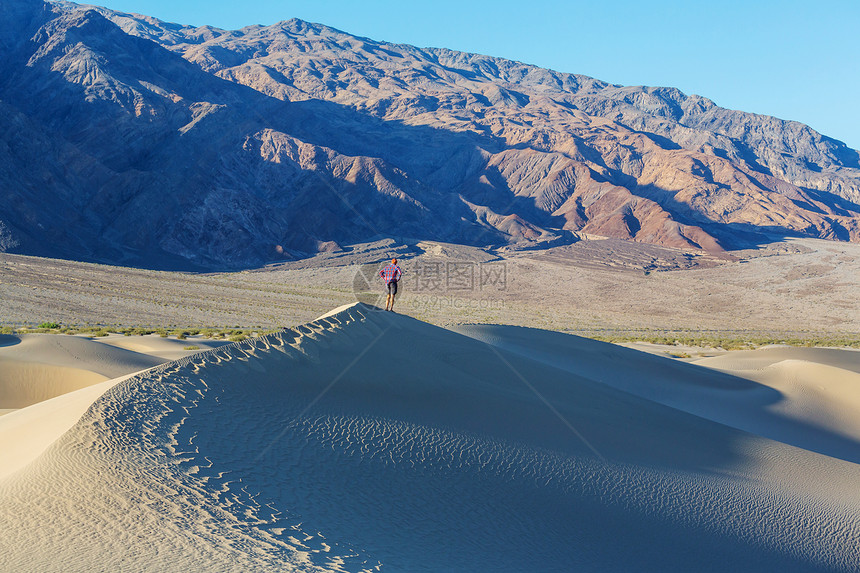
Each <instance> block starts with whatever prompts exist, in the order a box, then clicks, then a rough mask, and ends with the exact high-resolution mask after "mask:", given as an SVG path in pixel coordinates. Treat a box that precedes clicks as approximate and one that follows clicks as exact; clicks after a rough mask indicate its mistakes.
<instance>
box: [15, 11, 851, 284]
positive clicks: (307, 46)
mask: <svg viewBox="0 0 860 573" xmlns="http://www.w3.org/2000/svg"><path fill="white" fill-rule="evenodd" d="M0 54H2V58H0V134H2V135H0V251H10V252H18V253H27V254H36V255H43V256H55V257H63V258H73V259H83V260H95V261H104V262H110V263H118V264H129V265H142V266H155V267H164V268H239V267H246V266H254V265H259V264H261V263H264V262H266V261H272V260H277V259H281V258H295V257H301V256H305V255H306V254H310V253H314V252H317V251H320V250H330V249H336V248H337V246H338V245H339V244H348V243H352V242H360V241H367V240H373V239H378V238H381V237H398V238H412V239H432V240H439V241H446V242H454V243H464V244H472V245H480V246H493V245H526V246H532V247H537V248H540V247H542V246H548V245H553V244H559V243H564V242H570V241H573V240H575V238H576V236H577V234H580V233H585V234H594V235H605V236H612V237H618V238H624V239H632V240H635V241H640V242H646V243H654V244H660V245H665V246H673V247H681V248H692V249H704V250H708V251H712V252H714V251H716V252H718V251H721V250H723V249H727V248H733V247H736V246H740V245H745V244H748V243H749V242H751V241H763V240H770V239H772V238H774V237H779V236H792V235H802V236H812V237H822V238H827V239H834V240H843V241H855V242H856V241H860V154H858V152H857V151H856V150H853V149H850V148H848V147H847V146H845V145H844V144H843V143H841V142H839V141H836V140H833V139H830V138H828V137H825V136H823V135H821V134H819V133H817V132H816V131H814V130H812V129H811V128H809V127H808V126H805V125H803V124H800V123H797V122H790V121H783V120H779V119H776V118H772V117H767V116H761V115H755V114H750V113H743V112H738V111H730V110H726V109H723V108H720V107H718V106H717V105H715V104H714V103H713V102H712V101H710V100H708V99H706V98H703V97H699V96H695V95H694V96H687V95H685V94H683V93H681V92H680V91H678V90H676V89H673V88H652V87H624V86H617V85H611V84H607V83H605V82H601V81H599V80H596V79H593V78H589V77H585V76H579V75H573V74H564V73H559V72H554V71H551V70H545V69H541V68H537V67H534V66H528V65H525V64H521V63H517V62H513V61H509V60H504V59H500V58H492V57H489V56H481V55H475V54H466V53H462V52H454V51H451V50H446V49H419V48H416V47H412V46H406V45H394V44H386V43H383V42H376V41H373V40H369V39H367V38H358V37H355V36H351V35H349V34H346V33H343V32H340V31H337V30H334V29H332V28H328V27H326V26H322V25H318V24H310V23H306V22H302V21H299V20H290V21H287V22H282V23H280V24H276V25H274V26H265V27H264V26H252V27H248V28H243V29H242V30H238V31H224V30H219V29H215V28H212V27H208V26H204V27H201V28H192V27H188V26H181V25H176V24H168V23H165V22H161V21H158V20H156V19H153V18H149V17H145V16H138V15H129V14H122V13H118V12H113V11H110V10H107V9H103V8H92V7H84V6H78V5H75V4H72V3H67V2H63V3H45V2H41V1H37V0H4V2H3V3H2V5H0Z"/></svg>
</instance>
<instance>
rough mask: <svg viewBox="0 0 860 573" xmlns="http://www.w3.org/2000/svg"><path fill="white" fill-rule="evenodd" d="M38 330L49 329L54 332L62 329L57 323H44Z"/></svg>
mask: <svg viewBox="0 0 860 573" xmlns="http://www.w3.org/2000/svg"><path fill="white" fill-rule="evenodd" d="M38 328H47V329H49V330H53V329H55V328H60V325H59V324H57V323H56V322H43V323H42V324H40V325H39V326H38Z"/></svg>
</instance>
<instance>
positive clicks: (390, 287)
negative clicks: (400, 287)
mask: <svg viewBox="0 0 860 573" xmlns="http://www.w3.org/2000/svg"><path fill="white" fill-rule="evenodd" d="M402 275H403V271H401V270H400V267H398V266H397V259H391V263H389V264H387V265H385V267H383V269H382V270H381V271H379V276H380V277H382V280H383V281H385V288H386V290H387V292H388V296H387V297H386V299H385V310H389V311H393V310H394V297H395V296H396V295H397V281H399V280H400V277H401V276H402Z"/></svg>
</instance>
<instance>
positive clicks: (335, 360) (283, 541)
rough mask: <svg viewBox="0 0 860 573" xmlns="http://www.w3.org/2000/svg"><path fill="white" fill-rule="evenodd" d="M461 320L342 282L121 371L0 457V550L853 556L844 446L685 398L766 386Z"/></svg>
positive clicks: (125, 564)
mask: <svg viewBox="0 0 860 573" xmlns="http://www.w3.org/2000/svg"><path fill="white" fill-rule="evenodd" d="M470 334H471V335H472V336H474V337H478V338H480V336H484V338H486V339H487V340H486V341H485V340H477V339H475V338H474V337H467V336H463V335H461V334H458V333H455V332H452V331H449V330H445V329H442V328H438V327H434V326H431V325H429V324H426V323H422V322H420V321H417V320H414V319H411V318H409V317H406V316H402V315H397V314H393V313H385V312H380V311H377V310H373V309H370V308H368V307H366V306H364V305H354V306H350V307H347V308H344V309H341V310H340V311H338V312H336V313H334V314H330V315H328V316H326V317H324V318H320V319H319V320H316V321H314V322H312V323H308V324H306V325H302V326H300V327H297V328H294V329H290V330H285V331H283V332H280V333H276V334H271V335H267V336H264V337H260V338H257V339H253V340H248V341H246V342H242V343H237V344H234V345H230V346H224V347H222V348H218V349H213V350H211V351H208V352H203V353H199V354H196V355H193V356H189V357H187V358H183V359H181V360H178V361H175V362H170V363H167V364H164V365H162V366H159V367H156V368H154V369H151V370H149V371H147V372H144V373H141V374H139V375H137V376H134V377H131V378H129V379H128V380H125V381H123V382H120V383H117V384H116V385H114V386H112V387H111V388H110V389H108V390H107V391H106V392H105V393H104V394H103V395H102V396H101V397H99V398H98V399H97V400H95V401H94V402H93V403H92V405H91V406H90V407H89V409H88V410H87V411H86V413H85V414H84V415H83V417H82V418H81V419H80V420H79V421H78V422H77V423H76V424H74V426H73V427H71V428H70V429H69V430H68V431H67V432H65V433H64V434H63V435H62V436H61V437H60V438H59V440H57V441H56V442H54V443H53V444H52V445H51V446H50V447H49V448H48V449H47V450H45V451H44V453H42V454H41V455H40V456H39V457H38V458H37V459H35V460H34V461H32V462H31V463H29V464H27V465H26V466H24V467H22V468H21V469H20V470H18V471H16V472H14V473H11V474H10V475H7V476H6V477H5V478H3V479H2V481H0V529H2V531H6V532H15V534H14V535H4V536H2V537H0V569H2V570H14V571H60V570H62V571H90V570H93V569H98V570H120V569H131V570H135V571H163V570H182V569H190V570H199V569H207V570H219V571H248V570H282V571H311V570H313V571H368V570H378V569H380V568H383V569H384V570H394V571H415V570H433V571H437V570H446V571H487V570H493V571H561V570H564V571H594V570H616V571H617V570H622V571H693V570H695V571H726V570H743V571H773V570H779V571H855V570H857V569H858V568H860V501H858V498H857V494H856V492H857V491H858V488H860V472H858V471H857V468H858V466H857V464H856V463H852V462H849V461H845V460H843V459H838V458H836V457H833V456H829V455H824V454H822V453H819V452H816V451H812V450H810V449H805V448H803V447H798V446H797V445H791V444H790V443H789V442H790V440H785V442H783V441H778V440H775V439H771V438H768V437H765V436H762V435H761V434H758V433H755V432H751V431H742V430H740V429H737V428H735V427H730V426H729V425H727V424H726V423H718V422H716V421H713V420H711V419H708V418H707V416H706V415H704V414H707V413H708V412H697V413H695V414H693V413H691V412H689V411H686V410H689V409H691V406H690V405H691V404H692V403H694V402H695V401H696V400H697V399H701V398H702V397H703V396H704V397H710V396H712V395H713V396H720V395H731V396H733V398H732V400H734V402H731V403H732V404H742V403H744V400H745V399H746V400H748V402H749V405H748V406H747V411H745V412H744V413H743V416H741V418H744V416H746V417H751V416H752V414H751V412H760V413H761V412H767V411H768V410H767V407H768V406H769V405H771V404H774V403H778V401H779V398H780V397H779V396H777V391H776V390H775V389H774V388H770V387H767V386H765V385H764V384H761V383H758V386H754V384H756V383H755V382H753V381H751V380H749V379H746V378H741V377H739V376H735V375H732V374H729V373H726V372H719V371H716V370H713V369H710V368H704V367H701V366H699V367H694V366H691V365H688V364H681V363H678V362H675V361H671V360H661V361H656V362H653V361H650V360H645V359H643V358H641V357H639V356H638V354H641V353H635V352H633V351H629V350H628V352H630V354H622V355H617V354H613V353H612V352H611V351H610V350H611V349H609V348H607V347H604V346H583V343H581V341H579V340H573V341H570V340H566V339H555V338H553V337H550V336H549V335H548V334H547V335H546V336H547V338H546V339H545V340H544V339H543V338H542V337H544V336H545V335H544V334H541V333H540V331H528V332H526V331H519V332H515V331H509V330H506V329H503V328H502V329H494V330H490V331H488V332H485V333H483V334H482V333H479V332H476V331H474V330H473V331H472V332H471V333H470ZM549 334H552V333H549ZM562 336H566V335H562ZM529 340H537V341H538V342H541V344H539V346H540V348H539V350H538V351H535V352H532V351H531V350H529V351H528V352H526V351H524V350H523V349H524V348H525V347H526V346H527V345H528V343H529ZM489 342H491V343H489ZM607 346H608V345H607ZM624 350H627V349H624ZM532 353H534V354H535V355H534V356H530V354H532ZM651 358H653V357H651ZM608 362H610V363H612V364H613V369H612V370H611V371H610V370H607V363H608ZM679 366H684V367H688V369H687V370H684V369H678V368H679ZM789 366H791V365H789ZM595 373H601V374H602V373H607V374H611V377H612V379H614V380H616V381H615V382H614V383H611V382H612V380H610V379H609V378H607V377H603V378H602V379H600V378H599V377H598V376H597V375H596V374H595ZM693 373H694V374H695V375H694V376H693V375H691V374H693ZM685 376H686V378H685ZM618 380H621V381H620V382H619V381H618ZM660 380H665V381H664V383H663V384H662V385H659V384H656V382H659V381H660ZM849 382H850V381H849ZM652 386H653V387H654V389H653V390H645V389H643V388H647V387H652ZM649 394H650V396H649ZM673 395H677V396H679V397H675V398H673ZM784 396H787V397H784V398H783V399H784V400H795V401H799V402H802V401H803V400H804V396H805V395H804V394H803V393H795V394H785V395H784ZM673 400H674V402H675V405H671V406H670V405H669V403H670V402H672V401H673ZM727 404H728V402H717V403H716V404H715V405H714V406H713V408H712V410H713V412H716V413H717V414H719V413H720V412H723V414H722V415H724V411H725V410H726V409H727ZM685 409H686V410H685ZM797 410H798V411H800V410H803V408H798V409H797ZM793 411H794V410H792V412H793ZM22 412H25V411H22ZM19 414H20V413H19ZM769 416H770V417H769V418H768V422H769V423H770V424H771V425H775V426H776V427H777V429H778V430H779V431H783V430H784V427H781V426H780V425H779V424H780V423H783V424H788V426H790V425H791V424H796V423H797V420H796V419H795V418H789V417H788V414H787V413H786V412H785V411H782V412H780V411H775V412H770V414H769ZM7 417H8V416H7ZM786 420H787V421H786ZM0 421H2V419H0ZM764 429H767V428H764ZM819 438H820V439H821V440H822V442H821V443H819V444H818V446H819V447H818V449H823V450H829V449H838V447H839V443H838V440H837V439H836V437H834V436H833V435H832V432H831V433H827V432H825V433H823V434H821V435H819ZM842 438H843V439H845V440H850V439H851V438H850V437H846V436H843V437H842ZM831 439H832V440H835V441H836V444H835V445H834V444H830V445H828V443H827V440H831ZM32 500H39V502H38V503H32Z"/></svg>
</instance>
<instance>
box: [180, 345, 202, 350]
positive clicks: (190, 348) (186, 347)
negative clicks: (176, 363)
mask: <svg viewBox="0 0 860 573" xmlns="http://www.w3.org/2000/svg"><path fill="white" fill-rule="evenodd" d="M183 348H184V349H185V350H200V347H199V346H183Z"/></svg>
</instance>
